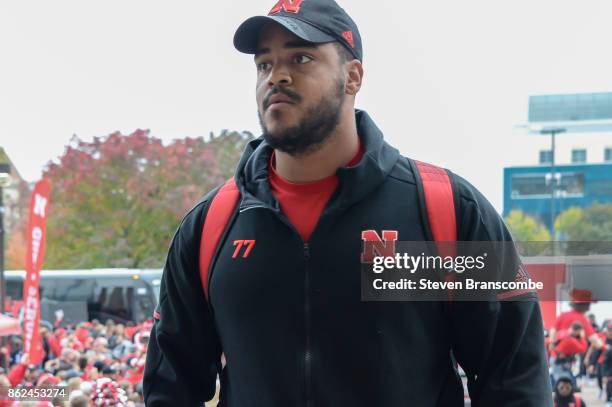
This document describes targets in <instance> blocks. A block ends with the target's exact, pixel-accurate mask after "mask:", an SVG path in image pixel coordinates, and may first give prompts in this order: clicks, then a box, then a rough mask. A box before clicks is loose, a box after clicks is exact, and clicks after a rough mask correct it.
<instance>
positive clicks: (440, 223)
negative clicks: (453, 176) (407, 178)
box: [414, 160, 457, 242]
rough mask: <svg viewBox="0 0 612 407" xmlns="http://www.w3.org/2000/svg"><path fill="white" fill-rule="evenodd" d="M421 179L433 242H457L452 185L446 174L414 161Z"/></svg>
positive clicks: (437, 168) (441, 170)
mask: <svg viewBox="0 0 612 407" xmlns="http://www.w3.org/2000/svg"><path fill="white" fill-rule="evenodd" d="M414 164H415V167H416V169H417V171H418V173H419V176H420V178H421V184H422V187H423V195H424V198H425V206H426V208H427V218H428V221H429V227H430V229H431V234H432V235H433V240H434V241H436V242H454V241H456V240H457V215H456V212H455V200H454V194H453V185H452V183H451V180H450V177H449V175H448V172H447V171H446V170H445V169H443V168H440V167H436V166H435V165H431V164H427V163H424V162H421V161H416V160H415V161H414Z"/></svg>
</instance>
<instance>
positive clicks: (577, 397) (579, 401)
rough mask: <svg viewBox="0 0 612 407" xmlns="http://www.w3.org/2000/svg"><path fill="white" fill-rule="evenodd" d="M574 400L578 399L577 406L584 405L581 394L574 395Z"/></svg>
mask: <svg viewBox="0 0 612 407" xmlns="http://www.w3.org/2000/svg"><path fill="white" fill-rule="evenodd" d="M574 400H576V407H582V399H581V398H580V396H574Z"/></svg>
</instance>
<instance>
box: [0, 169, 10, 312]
mask: <svg viewBox="0 0 612 407" xmlns="http://www.w3.org/2000/svg"><path fill="white" fill-rule="evenodd" d="M10 183H11V166H10V165H9V164H7V163H0V314H4V300H5V298H6V296H5V292H6V291H5V283H4V199H3V198H4V193H3V191H2V188H5V187H8V186H9V184H10Z"/></svg>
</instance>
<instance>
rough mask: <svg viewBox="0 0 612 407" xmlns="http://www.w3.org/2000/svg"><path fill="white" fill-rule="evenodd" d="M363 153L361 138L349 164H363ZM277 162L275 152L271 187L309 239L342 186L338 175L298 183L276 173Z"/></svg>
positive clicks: (299, 229)
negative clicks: (337, 188)
mask: <svg viewBox="0 0 612 407" xmlns="http://www.w3.org/2000/svg"><path fill="white" fill-rule="evenodd" d="M363 154H364V149H363V145H362V144H361V141H360V142H359V150H358V151H357V154H355V157H353V159H352V160H351V162H349V163H348V165H347V167H352V166H355V165H357V164H359V161H361V158H362V157H363ZM274 165H275V159H274V153H272V157H270V164H269V168H268V169H269V181H270V189H271V190H272V193H273V194H274V196H275V197H276V199H277V200H278V203H279V204H280V207H281V209H282V210H283V213H284V214H285V216H287V218H288V219H289V221H290V222H291V224H293V226H294V227H295V228H296V229H297V231H298V233H299V234H300V236H301V237H302V240H303V241H304V242H307V241H308V240H309V239H310V235H312V232H313V231H314V228H315V226H316V225H317V222H318V221H319V217H320V216H321V212H323V208H325V205H326V204H327V201H329V198H330V197H331V196H332V194H333V193H334V191H335V190H336V187H337V186H338V177H337V176H336V174H333V175H331V176H329V177H327V178H323V179H322V180H319V181H315V182H307V183H300V184H296V183H293V182H289V181H287V180H286V179H284V178H283V177H281V176H280V175H279V174H278V173H277V172H276V169H275V168H274Z"/></svg>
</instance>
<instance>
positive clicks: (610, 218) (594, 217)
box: [555, 203, 612, 255]
mask: <svg viewBox="0 0 612 407" xmlns="http://www.w3.org/2000/svg"><path fill="white" fill-rule="evenodd" d="M555 230H556V231H557V233H558V234H559V236H560V237H561V238H562V239H563V240H566V241H568V243H566V247H567V254H573V255H587V254H594V253H600V254H611V253H612V204H599V203H595V204H593V205H592V206H590V207H588V208H585V209H580V208H570V209H567V210H565V211H563V212H562V213H561V214H560V215H559V216H558V217H557V219H556V221H555Z"/></svg>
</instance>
